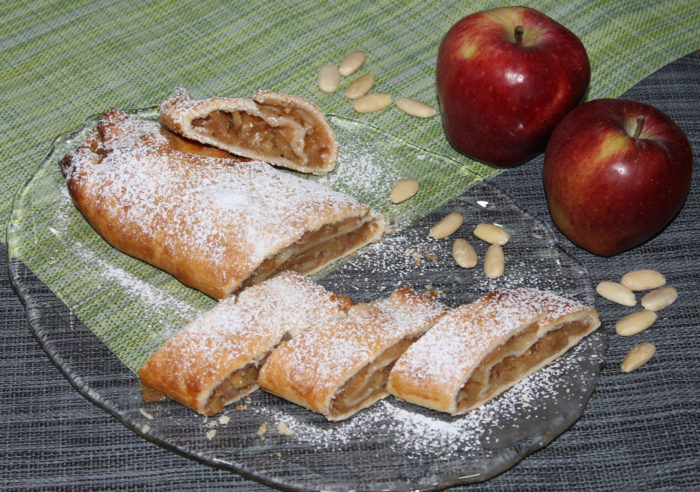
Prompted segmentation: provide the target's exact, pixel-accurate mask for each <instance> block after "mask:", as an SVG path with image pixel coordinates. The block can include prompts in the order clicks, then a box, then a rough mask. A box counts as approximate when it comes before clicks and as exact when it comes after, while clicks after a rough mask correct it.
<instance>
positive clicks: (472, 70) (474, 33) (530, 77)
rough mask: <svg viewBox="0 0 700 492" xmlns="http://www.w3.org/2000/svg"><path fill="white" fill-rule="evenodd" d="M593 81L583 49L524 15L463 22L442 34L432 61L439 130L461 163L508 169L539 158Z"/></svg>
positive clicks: (545, 20)
mask: <svg viewBox="0 0 700 492" xmlns="http://www.w3.org/2000/svg"><path fill="white" fill-rule="evenodd" d="M590 77H591V69H590V64H589V62H588V55H587V54H586V50H585V48H584V47H583V44H582V43H581V41H580V40H579V39H578V38H577V37H576V35H575V34H574V33H572V32H571V31H569V30H568V29H566V28H565V27H564V26H562V25H561V24H559V23H557V22H556V21H554V20H552V19H551V18H549V17H547V16H546V15H544V14H542V13H540V12H538V11H537V10H534V9H531V8H527V7H502V8H496V9H492V10H486V11H483V12H478V13H475V14H472V15H469V16H467V17H465V18H463V19H462V20H460V21H459V22H457V23H456V24H455V25H454V26H452V28H451V29H450V30H449V31H448V33H447V34H446V35H445V37H444V38H443V40H442V43H441V44H440V50H439V52H438V60H437V91H438V98H439V101H440V111H441V113H442V124H443V127H444V129H445V134H446V135H447V139H448V140H449V141H450V143H451V144H452V145H453V146H454V147H455V148H456V149H457V150H459V151H460V152H462V153H464V154H466V155H467V156H469V157H471V158H473V159H476V160H479V161H482V162H485V163H487V164H490V165H492V166H496V167H512V166H516V165H518V164H521V163H523V162H525V161H527V160H528V159H530V158H532V157H533V156H535V155H536V154H538V153H540V152H542V151H543V150H544V148H545V145H546V143H547V138H548V137H549V135H550V134H551V132H552V130H554V127H555V126H556V125H557V123H558V122H559V121H560V120H561V119H562V118H563V117H564V115H565V114H566V113H568V112H569V111H570V110H571V109H573V108H574V107H575V106H576V105H578V104H579V103H580V102H581V101H582V100H583V97H584V95H585V93H586V90H587V89H588V83H589V81H590Z"/></svg>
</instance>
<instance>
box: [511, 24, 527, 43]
mask: <svg viewBox="0 0 700 492" xmlns="http://www.w3.org/2000/svg"><path fill="white" fill-rule="evenodd" d="M524 32H525V29H523V26H515V30H514V31H513V35H514V36H515V44H517V45H518V46H520V45H522V44H523V33H524Z"/></svg>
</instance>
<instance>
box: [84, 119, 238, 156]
mask: <svg viewBox="0 0 700 492" xmlns="http://www.w3.org/2000/svg"><path fill="white" fill-rule="evenodd" d="M97 131H98V132H99V136H100V139H101V140H102V143H103V145H104V146H105V147H106V148H113V147H121V148H136V147H164V148H167V149H171V150H177V151H180V152H187V153H189V154H199V155H205V156H208V157H218V158H221V159H231V160H232V161H248V160H250V159H247V158H245V157H240V156H236V155H233V154H231V153H230V152H227V151H225V150H222V149H219V148H217V147H212V146H211V145H205V144H202V143H199V142H196V141H194V140H190V139H186V138H183V137H181V136H179V135H177V134H176V133H173V132H171V131H169V130H168V129H166V128H165V127H163V125H161V124H160V123H159V122H157V121H151V120H144V119H140V118H135V117H133V116H131V115H130V114H128V113H127V112H125V111H121V110H119V109H114V108H112V109H109V110H107V111H105V113H104V114H102V115H101V116H100V118H99V120H98V123H97Z"/></svg>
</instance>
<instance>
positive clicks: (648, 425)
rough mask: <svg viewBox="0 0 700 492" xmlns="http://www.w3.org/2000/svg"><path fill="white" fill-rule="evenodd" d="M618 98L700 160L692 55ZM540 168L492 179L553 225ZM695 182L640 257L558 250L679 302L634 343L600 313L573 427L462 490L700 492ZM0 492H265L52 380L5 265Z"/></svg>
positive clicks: (699, 228)
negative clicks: (158, 441) (653, 283)
mask: <svg viewBox="0 0 700 492" xmlns="http://www.w3.org/2000/svg"><path fill="white" fill-rule="evenodd" d="M624 97H625V98H629V99H635V100H639V101H643V102H647V103H651V104H654V105H655V106H657V107H658V108H660V109H661V110H663V111H664V112H666V113H667V114H669V115H670V116H671V117H672V118H674V119H675V120H676V121H677V123H678V124H679V125H680V126H681V127H682V128H683V129H684V130H685V132H686V133H687V135H688V137H689V138H690V140H691V143H692V145H693V150H694V156H695V164H696V166H697V164H698V156H699V155H700V54H699V53H694V54H691V55H688V56H686V57H684V58H683V59H681V60H679V61H677V62H675V63H673V64H671V65H670V66H668V67H666V68H664V69H662V70H661V71H659V72H658V73H656V74H654V75H652V76H651V77H649V78H647V79H646V80H644V81H643V82H641V83H640V84H638V85H637V86H635V87H634V88H633V89H632V90H630V91H629V92H627V93H626V94H625V96H624ZM541 168H542V157H539V158H536V159H534V160H532V161H531V162H529V163H527V164H525V165H523V166H521V167H519V168H515V169H511V170H508V171H507V172H504V173H502V174H500V175H499V176H497V177H496V178H493V179H491V183H493V184H496V185H497V186H499V187H501V188H502V189H504V190H505V191H507V192H508V193H510V194H511V196H512V197H513V198H514V199H515V200H516V201H517V202H518V203H519V204H521V205H522V206H523V207H524V208H526V209H527V210H529V211H530V212H532V213H534V214H535V215H537V216H539V217H540V218H541V219H543V220H544V221H545V222H546V223H548V224H550V225H551V220H550V219H549V215H548V213H547V208H546V201H545V197H544V192H543V186H542V171H541ZM699 185H700V172H698V170H697V168H696V172H695V173H694V176H693V185H692V187H691V192H690V195H689V197H688V200H687V202H686V204H685V207H684V208H683V210H682V211H681V213H680V214H679V216H678V217H677V218H676V219H675V220H674V221H673V222H672V223H671V224H670V225H669V226H668V227H667V228H666V230H665V231H664V232H663V233H662V234H660V235H659V236H657V237H655V238H654V239H653V240H651V241H649V242H648V243H646V244H645V245H643V246H641V247H639V248H636V249H634V250H632V251H629V252H627V253H624V254H621V255H618V256H615V257H613V258H607V259H606V258H600V257H596V256H593V255H590V254H588V253H586V252H584V251H582V250H580V249H577V248H575V247H574V246H573V245H571V243H570V242H569V241H567V240H566V238H564V237H563V236H561V235H560V234H559V233H558V232H556V234H557V237H558V239H560V240H561V243H562V244H563V245H564V246H565V247H566V248H567V249H569V250H570V251H571V252H572V253H573V254H575V255H576V256H577V257H578V258H579V259H580V260H581V261H582V262H583V263H584V264H585V265H586V266H587V268H588V269H589V272H590V275H591V277H592V280H593V283H594V285H595V284H596V283H597V282H598V281H600V280H604V279H617V278H619V277H620V276H621V275H622V274H623V273H625V272H626V271H628V270H632V269H636V268H647V267H650V268H655V269H658V270H660V271H662V272H663V273H664V274H665V275H666V277H667V279H668V281H669V283H670V284H672V285H674V286H675V287H676V288H677V289H678V291H679V293H680V297H679V300H678V301H677V302H676V303H675V304H674V305H673V306H671V307H669V308H668V309H667V310H665V311H663V312H662V313H661V315H660V317H659V320H658V321H657V323H656V324H655V325H654V327H653V328H652V329H650V330H648V331H647V332H646V333H644V334H643V335H638V336H637V337H636V338H634V339H628V338H622V337H619V336H616V335H615V334H614V323H615V321H616V320H617V319H618V318H619V317H621V316H622V315H623V314H626V310H625V309H624V308H622V307H620V308H616V307H614V306H613V305H612V304H611V303H605V302H601V303H600V305H599V306H598V308H599V310H600V312H601V317H602V321H603V324H604V326H603V328H602V329H604V330H607V331H608V332H609V333H610V334H611V337H610V348H609V351H608V354H607V361H608V364H607V366H606V367H605V368H604V369H603V371H602V374H601V378H600V382H599V384H598V387H597V389H596V391H595V393H594V394H593V396H592V398H591V400H590V403H589V405H588V407H587V409H586V410H585V412H584V414H583V416H582V417H581V419H580V420H579V421H578V422H577V423H576V424H575V425H573V426H572V427H571V428H570V429H569V430H568V431H567V432H565V433H564V434H563V435H561V436H560V437H559V438H558V439H556V440H555V441H554V442H552V443H551V444H550V445H549V446H547V447H546V448H544V449H542V450H540V451H538V452H536V453H534V454H532V455H530V456H529V457H527V458H525V459H524V460H523V461H522V462H520V463H519V464H518V465H516V466H515V467H514V468H512V469H510V470H509V471H507V472H505V473H502V474H501V475H498V476H496V477H494V478H493V479H491V480H489V481H487V482H485V483H482V484H477V485H474V486H470V487H464V488H465V489H467V488H476V489H482V488H483V489H496V490H524V489H529V490H530V489H540V490H542V489H546V490H642V489H644V490H647V489H662V490H669V489H687V490H690V489H699V488H700V446H699V442H700V405H699V402H700V372H699V370H698V353H700V333H699V330H700V307H699V304H700V303H699V302H698V295H697V290H696V289H697V281H698V279H699V278H700V268H699V266H698V264H699V262H700V246H699V242H700V240H699V238H700V225H699V221H698V217H699V216H700V201H699V199H698V198H699V196H700V190H699V189H698V188H699ZM0 253H1V255H0V264H1V268H2V272H3V273H2V277H1V280H0V310H1V315H0V330H2V338H1V341H0V347H1V348H0V354H1V355H0V367H1V368H2V377H1V378H0V395H2V396H1V397H2V404H1V405H0V432H1V434H0V489H2V490H13V489H18V490H27V489H41V490H46V489H54V488H79V489H89V490H97V489H128V490H134V489H168V490H193V489H196V490H201V489H206V490H210V489H226V490H266V489H265V487H263V486H261V485H258V484H256V483H255V482H251V481H248V480H246V479H243V478H241V477H239V476H237V475H236V474H234V473H231V472H229V471H226V470H219V469H215V468H212V467H210V466H207V465H203V464H200V463H197V462H195V461H192V460H190V459H188V458H185V457H182V456H179V455H177V454H175V453H173V452H171V451H169V450H166V449H162V448H160V447H158V446H156V445H154V444H152V443H150V442H148V441H145V440H144V439H142V438H140V437H138V436H137V435H136V434H135V433H133V432H132V431H130V430H128V429H127V428H125V427H124V426H122V425H121V424H120V423H118V422H117V421H116V420H115V419H114V418H112V417H111V416H110V415H109V414H107V413H106V412H105V411H103V410H102V409H100V408H98V407H97V406H95V405H93V404H91V403H89V402H88V401H87V400H85V399H84V398H83V397H82V396H80V395H79V394H78V393H77V392H76V391H75V390H74V389H73V388H72V387H71V385H70V384H69V383H68V382H67V380H66V379H65V378H64V377H63V376H62V375H61V373H60V372H59V370H58V369H57V368H56V367H54V366H53V365H52V364H51V362H50V361H49V359H48V357H47V356H46V355H45V354H44V352H43V351H42V349H41V347H40V346H39V345H38V344H37V342H36V341H35V340H34V339H33V338H32V336H31V334H30V332H29V330H28V329H27V326H26V316H25V314H24V309H23V307H22V305H21V304H20V301H19V300H18V299H17V298H16V296H15V294H14V292H13V290H12V288H11V287H10V285H9V281H8V279H7V274H6V271H7V259H6V256H7V255H6V249H5V248H4V247H3V248H1V251H0ZM643 340H644V341H647V340H648V341H652V342H653V343H654V344H655V345H656V346H657V354H656V356H655V358H654V359H653V360H652V362H650V363H649V364H648V365H647V366H645V367H644V368H642V369H641V370H639V371H637V372H635V373H632V374H622V373H621V372H620V369H619V363H620V361H621V360H622V358H623V357H624V355H625V353H626V352H627V351H628V350H629V349H630V348H631V347H632V346H633V345H634V344H636V343H638V342H640V341H643Z"/></svg>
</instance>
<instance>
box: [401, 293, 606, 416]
mask: <svg viewBox="0 0 700 492" xmlns="http://www.w3.org/2000/svg"><path fill="white" fill-rule="evenodd" d="M599 325H600V320H599V319H598V313H597V312H596V311H595V310H593V309H589V308H587V307H586V306H583V305H581V304H579V303H577V302H574V301H572V300H569V299H565V298H563V297H560V296H558V295H555V294H552V293H549V292H544V291H540V290H536V289H526V288H523V289H513V290H498V291H494V292H491V293H489V294H486V295H485V296H484V297H482V298H480V299H479V300H477V301H476V302H474V303H472V304H467V305H464V306H461V307H459V308H457V309H455V310H453V311H450V312H449V313H448V314H446V315H445V316H443V317H442V318H441V319H440V320H439V321H438V322H437V323H435V325H434V326H433V328H432V329H431V330H430V331H428V333H426V334H425V335H424V336H423V337H422V338H421V339H420V340H418V341H417V342H416V343H415V344H413V345H412V346H411V347H410V348H409V349H408V350H407V351H406V353H405V354H404V355H403V356H402V357H401V358H400V359H399V360H398V361H397V362H396V365H395V366H394V368H393V370H392V371H391V374H390V376H389V382H388V389H389V392H390V393H391V394H393V395H394V396H396V397H398V398H400V399H402V400H406V401H408V402H411V403H414V404H417V405H421V406H425V407H428V408H432V409H435V410H439V411H442V412H447V413H450V414H452V415H458V414H463V413H466V412H467V411H468V410H470V409H473V408H475V407H478V406H480V405H482V404H483V403H485V402H486V401H488V400H490V399H491V398H494V397H495V396H497V395H498V394H500V393H502V392H503V391H505V390H507V389H508V388H510V387H511V386H513V385H514V384H516V383H517V382H518V381H520V380H522V379H524V378H526V377H527V376H529V375H530V374H532V373H534V372H535V371H537V370H539V369H541V368H542V367H544V366H545V365H547V364H550V363H552V362H553V361H554V360H555V359H556V358H557V357H559V356H560V355H562V354H563V353H564V352H565V351H566V350H567V349H568V348H569V347H571V346H573V345H575V344H576V343H578V342H579V341H580V340H581V339H582V338H583V337H584V336H586V335H587V334H589V333H591V332H592V331H594V330H595V329H596V328H597V327H598V326H599Z"/></svg>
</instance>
